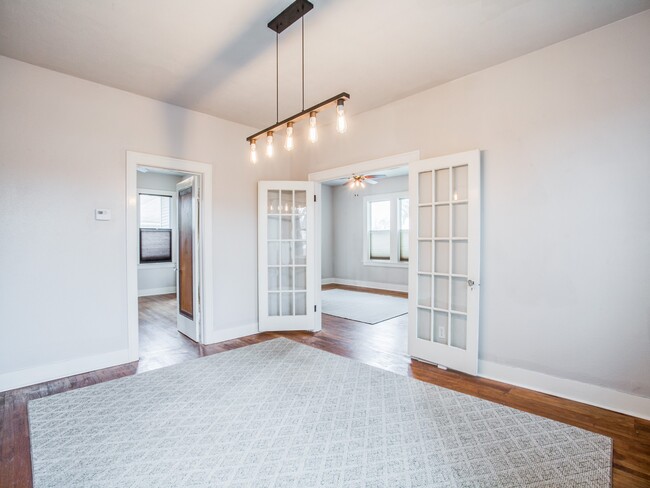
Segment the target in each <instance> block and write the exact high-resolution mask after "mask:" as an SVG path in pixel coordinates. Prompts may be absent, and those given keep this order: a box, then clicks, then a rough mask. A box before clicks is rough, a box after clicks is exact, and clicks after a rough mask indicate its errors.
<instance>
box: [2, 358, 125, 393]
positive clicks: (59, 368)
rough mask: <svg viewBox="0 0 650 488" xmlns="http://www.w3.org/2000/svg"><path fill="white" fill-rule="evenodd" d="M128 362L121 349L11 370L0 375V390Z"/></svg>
mask: <svg viewBox="0 0 650 488" xmlns="http://www.w3.org/2000/svg"><path fill="white" fill-rule="evenodd" d="M128 362H130V360H129V351H128V350H127V349H122V350H120V351H113V352H109V353H105V354H98V355H96V356H87V357H83V358H76V359H72V360H69V361H62V362H58V363H53V364H45V365H42V366H36V367H35V368H29V369H22V370H19V371H12V372H11V373H4V374H1V375H0V391H7V390H13V389H15V388H22V387H23V386H30V385H36V384H38V383H43V382H45V381H52V380H56V379H59V378H65V377H67V376H73V375H76V374H81V373H87V372H88V371H95V370H98V369H103V368H110V367H111V366H118V365H120V364H124V363H128Z"/></svg>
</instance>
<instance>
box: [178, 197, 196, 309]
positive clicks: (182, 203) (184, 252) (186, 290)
mask: <svg viewBox="0 0 650 488" xmlns="http://www.w3.org/2000/svg"><path fill="white" fill-rule="evenodd" d="M192 190H193V188H192V187H189V188H185V189H183V190H181V191H179V192H178V309H179V311H180V313H181V314H182V315H184V316H185V317H187V318H188V319H190V320H194V275H193V273H194V267H193V262H194V249H193V247H192V220H193V219H192Z"/></svg>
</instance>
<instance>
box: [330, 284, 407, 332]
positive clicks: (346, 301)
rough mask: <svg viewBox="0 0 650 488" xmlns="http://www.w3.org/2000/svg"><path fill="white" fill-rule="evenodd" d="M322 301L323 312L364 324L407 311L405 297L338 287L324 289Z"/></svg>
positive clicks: (386, 318) (375, 322)
mask: <svg viewBox="0 0 650 488" xmlns="http://www.w3.org/2000/svg"><path fill="white" fill-rule="evenodd" d="M322 301H323V304H322V307H323V313H325V314H327V315H334V316H335V317H341V318H344V319H350V320H356V321H357V322H365V323H366V324H377V323H379V322H383V321H384V320H388V319H392V318H393V317H398V316H400V315H404V314H405V313H408V311H409V305H408V300H407V299H406V298H400V297H392V296H389V295H379V294H377V293H363V292H359V291H350V290H341V289H339V288H336V289H334V290H325V291H324V292H323V293H322Z"/></svg>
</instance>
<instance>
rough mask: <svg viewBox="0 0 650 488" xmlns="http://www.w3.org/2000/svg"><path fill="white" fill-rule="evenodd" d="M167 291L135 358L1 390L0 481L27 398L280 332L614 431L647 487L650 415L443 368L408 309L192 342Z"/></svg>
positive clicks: (629, 479)
mask: <svg viewBox="0 0 650 488" xmlns="http://www.w3.org/2000/svg"><path fill="white" fill-rule="evenodd" d="M173 300H174V298H173V295H171V296H169V295H167V296H159V297H149V298H147V299H142V300H141V310H140V317H141V327H140V328H141V356H142V359H141V360H140V361H139V362H136V363H130V364H127V365H123V366H117V367H114V368H107V369H103V370H99V371H93V372H90V373H85V374H81V375H77V376H72V377H69V378H63V379H60V380H55V381H50V382H47V383H42V384H39V385H34V386H30V387H26V388H21V389H18V390H12V391H9V392H5V393H0V487H2V488H9V487H29V486H31V458H30V448H29V429H28V425H27V402H28V401H29V400H32V399H35V398H40V397H43V396H48V395H53V394H55V393H60V392H63V391H67V390H72V389H75V388H80V387H83V386H88V385H92V384H95V383H101V382H104V381H109V380H112V379H114V378H119V377H122V376H129V375H133V374H138V373H141V372H143V371H147V370H151V369H156V368H160V367H163V366H167V365H170V364H175V363H179V362H183V361H187V360H189V359H192V358H196V357H200V356H205V355H209V354H215V353H218V352H222V351H225V350H229V349H236V348H239V347H243V346H247V345H250V344H254V343H257V342H261V341H266V340H269V339H273V338H275V337H280V336H281V337H286V338H289V339H291V340H294V341H298V342H301V343H304V344H308V345H310V346H312V347H317V348H319V349H323V350H325V351H329V352H332V353H334V354H339V355H341V356H346V357H349V358H353V359H356V360H359V361H361V362H363V363H366V364H370V365H373V366H377V367H379V368H383V369H387V370H390V371H394V372H395V373H398V374H402V375H408V376H412V377H414V378H418V379H420V380H422V381H426V382H429V383H433V384H436V385H440V386H444V387H446V388H450V389H452V390H456V391H460V392H463V393H467V394H469V395H474V396H477V397H480V398H484V399H486V400H491V401H494V402H497V403H501V404H504V405H508V406H511V407H514V408H518V409H520V410H524V411H527V412H531V413H534V414H537V415H541V416H543V417H547V418H551V419H553V420H558V421H560V422H564V423H567V424H570V425H574V426H577V427H581V428H583V429H586V430H590V431H592V432H597V433H600V434H603V435H607V436H610V437H612V438H613V439H614V456H613V463H614V471H613V473H614V487H615V488H640V487H646V488H647V487H650V422H648V421H645V420H642V419H638V418H635V417H631V416H628V415H623V414H619V413H615V412H611V411H609V410H604V409H602V408H597V407H591V406H588V405H584V404H581V403H577V402H573V401H570V400H564V399H561V398H557V397H553V396H550V395H545V394H543V393H537V392H534V391H531V390H526V389H524V388H519V387H515V386H511V385H507V384H504V383H499V382H497V381H492V380H487V379H483V378H476V377H472V376H468V375H465V374H462V373H457V372H453V371H443V370H440V369H438V368H436V367H434V366H431V365H429V364H425V363H421V362H419V361H413V360H411V359H410V358H408V357H407V355H406V339H407V338H406V328H407V320H408V318H407V316H406V315H403V316H401V317H396V318H394V319H391V320H387V321H385V322H382V323H380V324H375V325H367V324H363V323H361V322H353V321H349V320H345V319H340V318H337V317H332V316H328V315H323V330H322V332H319V333H317V334H313V333H309V332H287V333H264V334H256V335H253V336H249V337H245V338H242V339H235V340H232V341H227V342H222V343H219V344H213V345H210V346H199V345H197V344H195V343H194V342H192V341H190V340H189V339H187V338H185V337H184V336H182V335H181V334H179V333H178V332H176V327H175V318H174V307H175V305H174V303H173Z"/></svg>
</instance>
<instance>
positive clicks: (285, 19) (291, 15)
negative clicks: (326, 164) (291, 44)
mask: <svg viewBox="0 0 650 488" xmlns="http://www.w3.org/2000/svg"><path fill="white" fill-rule="evenodd" d="M313 8H314V5H313V4H312V3H311V2H309V1H308V0H296V1H295V2H293V3H292V4H291V5H289V6H288V7H287V8H286V9H284V10H283V11H282V13H281V14H280V15H278V16H277V17H276V18H274V19H273V20H272V21H271V22H269V23H268V28H269V29H271V30H272V31H274V32H275V124H273V125H271V126H270V127H267V128H266V129H264V130H261V131H259V132H256V133H255V134H253V135H250V136H248V137H247V138H246V140H247V141H248V143H249V144H250V150H251V162H252V163H256V162H257V140H258V139H260V137H262V136H265V137H266V155H267V156H268V157H273V151H274V149H273V143H274V141H275V140H276V139H277V137H276V133H277V132H278V130H280V129H283V128H284V129H285V130H286V135H285V139H284V148H285V149H286V150H287V151H291V150H292V149H293V148H294V144H295V143H294V133H293V126H294V124H295V123H296V122H300V121H301V120H304V119H309V137H308V139H309V141H310V142H312V143H315V142H317V141H318V128H317V126H316V116H317V115H318V113H319V112H322V111H323V110H327V109H329V108H332V107H336V130H337V131H338V132H339V133H341V134H343V133H344V132H345V131H346V130H347V127H348V125H347V121H346V120H345V102H347V101H348V100H349V99H350V95H348V94H347V93H345V92H343V93H339V94H338V95H336V96H334V97H332V98H328V99H327V100H324V101H322V102H320V103H317V104H316V105H314V106H313V107H309V108H305V14H306V13H307V12H309V11H310V10H311V9H313ZM298 20H300V21H301V22H302V111H300V112H298V113H297V114H295V115H292V116H291V117H288V118H286V119H284V120H282V121H280V120H279V114H280V102H279V83H278V80H279V76H278V66H279V63H278V60H279V55H278V54H279V43H280V33H281V32H282V31H284V30H285V29H286V28H287V27H289V26H290V25H291V24H293V23H294V22H296V21H298Z"/></svg>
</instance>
